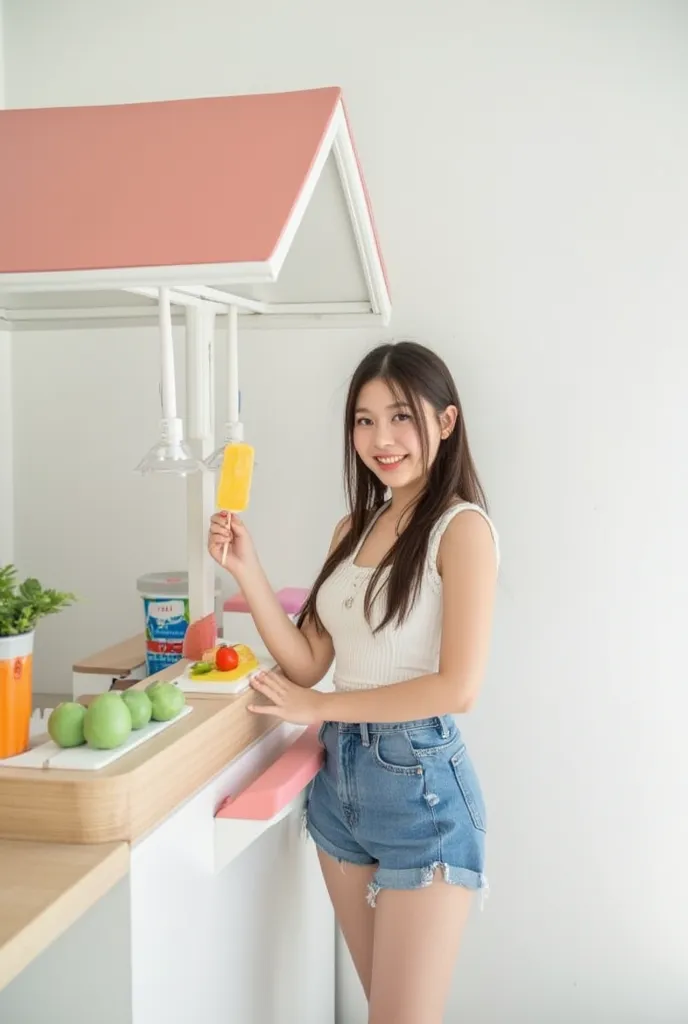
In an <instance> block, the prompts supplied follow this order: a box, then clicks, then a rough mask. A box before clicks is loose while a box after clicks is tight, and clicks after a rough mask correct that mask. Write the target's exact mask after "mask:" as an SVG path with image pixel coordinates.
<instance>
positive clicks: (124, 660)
mask: <svg viewBox="0 0 688 1024" xmlns="http://www.w3.org/2000/svg"><path fill="white" fill-rule="evenodd" d="M145 661H146V636H145V634H144V633H137V635H136V636H130V637H129V639H128V640H122V642H121V643H119V644H113V645H112V647H106V648H105V650H104V651H99V652H98V653H97V654H91V655H89V657H88V658H83V659H82V660H81V661H77V662H76V663H75V664H74V665H73V666H72V671H73V672H85V673H88V674H90V675H104V676H125V675H127V674H128V673H129V672H132V671H133V670H134V669H135V668H138V666H139V665H143V664H144V663H145Z"/></svg>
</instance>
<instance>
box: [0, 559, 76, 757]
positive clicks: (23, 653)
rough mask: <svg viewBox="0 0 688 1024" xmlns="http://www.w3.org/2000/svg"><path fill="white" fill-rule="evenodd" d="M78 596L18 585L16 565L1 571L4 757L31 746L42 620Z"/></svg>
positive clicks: (0, 733)
mask: <svg viewBox="0 0 688 1024" xmlns="http://www.w3.org/2000/svg"><path fill="white" fill-rule="evenodd" d="M75 600H76V597H75V595H74V594H69V593H63V592H61V591H59V590H52V589H50V588H43V587H42V586H41V584H40V583H39V582H38V580H36V579H33V578H29V579H25V580H24V581H23V583H18V582H17V570H16V569H15V567H14V566H13V565H5V566H3V567H2V568H0V758H3V757H14V755H15V754H21V753H23V752H24V751H25V750H27V749H28V746H29V722H30V720H31V666H32V660H33V639H34V632H35V629H36V625H37V623H38V621H39V619H42V618H44V617H45V616H46V615H54V614H55V613H56V612H60V611H62V609H63V608H67V607H68V606H69V605H70V604H72V603H73V602H74V601H75Z"/></svg>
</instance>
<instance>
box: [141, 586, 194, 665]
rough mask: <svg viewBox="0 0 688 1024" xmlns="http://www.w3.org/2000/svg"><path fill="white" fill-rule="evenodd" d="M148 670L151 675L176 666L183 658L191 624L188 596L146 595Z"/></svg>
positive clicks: (144, 604)
mask: <svg viewBox="0 0 688 1024" xmlns="http://www.w3.org/2000/svg"><path fill="white" fill-rule="evenodd" d="M143 607H144V612H145V617H146V669H147V672H148V674H149V675H153V674H154V673H155V672H160V671H161V670H162V669H164V668H167V667H168V666H169V665H174V663H175V662H177V661H179V659H180V658H181V657H182V647H183V643H184V636H185V634H186V631H187V629H188V626H189V601H188V598H176V597H175V598H169V599H160V598H155V597H144V599H143Z"/></svg>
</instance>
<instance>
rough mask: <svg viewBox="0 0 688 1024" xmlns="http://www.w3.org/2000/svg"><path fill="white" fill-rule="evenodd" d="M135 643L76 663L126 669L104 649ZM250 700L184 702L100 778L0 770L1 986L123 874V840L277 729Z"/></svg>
mask: <svg viewBox="0 0 688 1024" xmlns="http://www.w3.org/2000/svg"><path fill="white" fill-rule="evenodd" d="M139 640H140V638H131V639H130V640H129V641H125V643H124V644H121V645H116V646H115V647H114V648H110V649H109V651H106V652H101V653H100V654H98V655H93V656H92V657H90V658H87V659H85V660H84V661H82V662H80V663H79V664H80V666H81V667H82V670H83V671H89V672H98V671H106V670H107V672H108V674H117V673H118V672H119V671H120V670H121V669H126V670H127V671H128V667H127V666H126V665H125V664H124V661H123V660H122V658H121V657H120V656H119V655H116V656H115V657H111V656H110V654H109V652H110V651H115V652H117V650H118V648H127V645H129V650H130V652H131V651H134V650H135V649H136V642H137V641H139ZM136 657H138V655H136ZM181 664H184V663H183V662H182V663H181ZM179 668H180V664H177V665H175V666H171V667H170V668H168V669H165V670H164V671H163V672H160V673H158V674H157V675H156V676H151V677H149V678H147V679H143V680H141V681H140V682H139V683H137V684H136V688H140V689H143V688H145V687H146V686H147V685H148V684H149V683H150V682H151V680H152V679H155V678H163V679H164V678H166V677H167V678H170V677H173V676H174V675H176V674H177V673H178V671H179ZM250 701H253V702H255V703H262V702H263V698H261V696H260V695H259V694H257V693H256V692H255V691H254V690H249V691H247V692H245V693H243V694H239V695H238V696H211V697H206V696H204V697H202V698H201V697H194V698H190V699H189V703H190V704H191V705H193V708H194V710H193V714H190V715H187V716H186V717H185V718H183V719H181V720H180V721H179V722H178V723H175V724H174V725H173V726H171V727H170V728H169V729H166V730H164V731H163V732H162V733H160V734H159V735H158V736H156V737H154V738H153V739H151V740H149V741H148V742H147V743H144V744H142V745H141V746H140V747H136V748H135V749H134V750H132V751H131V753H129V754H127V755H125V756H124V757H122V758H120V759H118V760H117V761H115V762H113V763H112V764H111V765H109V766H108V767H106V768H103V769H101V770H100V771H98V772H78V771H71V772H70V771H65V770H62V771H60V770H56V769H49V770H45V771H40V770H37V769H31V768H24V769H20V768H2V769H0V989H2V988H3V987H4V986H5V985H7V984H8V982H9V981H11V980H12V978H13V977H15V976H16V975H17V974H19V972H20V971H21V970H23V969H24V967H26V966H27V965H28V964H29V963H30V962H31V961H32V960H33V959H34V958H35V957H36V956H38V954H39V953H40V952H42V950H43V949H45V948H46V947H47V946H48V945H50V943H51V942H53V940H54V939H56V938H58V936H59V935H61V934H62V933H63V932H64V931H66V930H67V928H69V927H70V925H71V924H72V923H73V922H74V921H76V920H77V918H79V917H80V916H81V914H83V913H84V912H85V911H86V910H87V909H88V908H89V907H91V906H92V905H93V904H94V903H96V902H97V901H98V900H99V899H100V898H101V897H102V896H103V895H105V893H106V892H107V891H108V890H109V889H110V888H112V886H113V885H115V883H116V882H117V881H118V880H119V879H120V878H122V877H123V876H124V875H126V874H127V872H128V870H129V843H131V842H133V841H135V840H136V839H139V838H140V837H142V836H143V835H144V834H145V833H146V832H148V831H149V830H150V829H152V828H155V827H156V825H158V824H160V822H162V821H163V820H164V819H165V818H166V817H167V816H168V815H169V814H170V813H171V812H172V811H173V810H174V809H175V807H177V806H179V804H180V803H182V802H183V801H184V800H186V799H188V797H190V796H191V795H192V794H193V793H194V792H196V791H197V790H199V789H200V788H202V787H203V786H204V785H206V784H207V783H208V782H209V781H210V779H212V778H213V776H214V775H216V774H217V772H219V771H221V770H222V769H223V768H224V767H225V766H226V765H227V764H229V763H230V762H231V761H232V760H233V759H234V758H235V757H237V756H238V755H239V754H241V752H242V751H243V750H245V749H246V748H247V747H249V746H250V745H251V744H252V743H253V742H255V740H257V739H258V738H259V737H260V736H262V735H263V734H265V733H266V732H269V731H270V730H271V729H273V728H274V727H275V726H276V725H277V719H274V718H271V717H267V716H263V715H252V714H250V713H249V712H247V710H246V705H247V704H248V703H249V702H250Z"/></svg>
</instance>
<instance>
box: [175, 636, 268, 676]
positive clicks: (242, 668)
mask: <svg viewBox="0 0 688 1024" xmlns="http://www.w3.org/2000/svg"><path fill="white" fill-rule="evenodd" d="M230 646H232V647H233V648H234V650H235V651H236V652H237V654H238V655H239V664H238V665H237V667H236V668H233V669H232V670H231V672H220V671H219V669H212V671H210V672H201V673H200V674H199V675H194V674H193V673H192V671H191V668H189V679H191V680H192V681H193V682H194V683H203V682H205V683H235V682H237V681H238V680H239V679H243V678H244V676H247V675H249V674H250V673H251V672H255V671H256V670H257V669H258V667H259V666H260V662H259V661H258V659H257V658H256V656H255V654H254V653H253V651H252V650H251V648H250V647H247V646H246V644H231V645H230ZM206 654H207V655H208V656H209V657H208V658H207V660H208V661H210V660H211V657H212V658H213V660H214V654H215V651H214V650H213V651H212V652H211V651H205V652H204V654H203V658H202V659H201V660H202V661H205V660H206V657H205V655H206Z"/></svg>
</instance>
